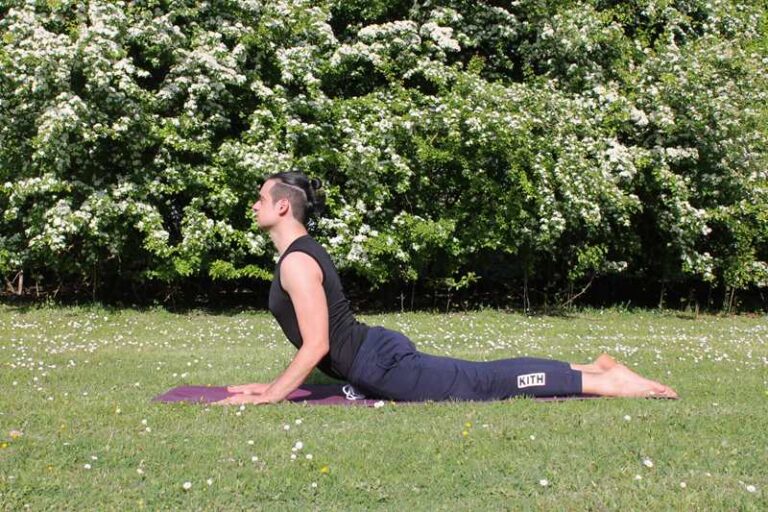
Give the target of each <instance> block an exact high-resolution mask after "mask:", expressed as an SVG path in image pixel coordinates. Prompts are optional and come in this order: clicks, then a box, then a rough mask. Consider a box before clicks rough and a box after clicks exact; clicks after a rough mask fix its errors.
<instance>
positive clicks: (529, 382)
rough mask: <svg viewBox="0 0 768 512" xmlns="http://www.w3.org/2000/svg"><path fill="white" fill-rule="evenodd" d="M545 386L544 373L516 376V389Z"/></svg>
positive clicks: (545, 377)
mask: <svg viewBox="0 0 768 512" xmlns="http://www.w3.org/2000/svg"><path fill="white" fill-rule="evenodd" d="M546 384H547V374H546V373H528V374H526V375H518V376H517V388H518V389H522V388H530V387H533V386H545V385H546Z"/></svg>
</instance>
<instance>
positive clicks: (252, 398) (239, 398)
mask: <svg viewBox="0 0 768 512" xmlns="http://www.w3.org/2000/svg"><path fill="white" fill-rule="evenodd" d="M276 402H279V400H274V399H272V398H270V397H269V396H268V395H265V394H259V395H247V394H245V393H238V394H236V395H232V396H230V397H228V398H225V399H223V400H219V401H218V402H213V403H214V405H240V404H252V405H264V404H273V403H276Z"/></svg>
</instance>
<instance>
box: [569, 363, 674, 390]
mask: <svg viewBox="0 0 768 512" xmlns="http://www.w3.org/2000/svg"><path fill="white" fill-rule="evenodd" d="M582 387H583V390H584V393H590V394H596V395H602V396H623V397H645V398H654V397H655V398H677V393H675V391H674V390H673V389H672V388H670V387H669V386H665V385H664V384H661V383H660V382H656V381H654V380H650V379H646V378H645V377H641V376H639V375H638V374H636V373H635V372H633V371H631V370H630V369H629V368H627V367H626V366H623V365H620V364H616V365H615V366H614V367H613V368H611V369H609V370H606V371H605V372H604V373H601V374H582Z"/></svg>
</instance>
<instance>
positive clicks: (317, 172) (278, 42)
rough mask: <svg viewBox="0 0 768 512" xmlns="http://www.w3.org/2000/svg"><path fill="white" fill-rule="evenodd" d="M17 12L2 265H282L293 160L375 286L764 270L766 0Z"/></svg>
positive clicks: (10, 52)
mask: <svg viewBox="0 0 768 512" xmlns="http://www.w3.org/2000/svg"><path fill="white" fill-rule="evenodd" d="M6 4H10V5H9V6H8V5H7V6H6V7H0V15H2V20H1V21H0V39H1V40H2V49H1V50H0V211H1V212H2V214H1V215H0V273H2V274H3V275H4V276H5V278H6V281H8V282H11V281H12V279H13V277H14V276H17V275H18V272H19V271H22V270H23V271H24V274H25V276H27V278H26V279H27V280H26V281H25V284H27V285H31V284H36V285H38V286H43V287H44V288H48V289H50V288H53V287H55V286H61V285H62V284H65V285H66V284H74V285H82V286H88V287H93V288H94V290H95V291H96V292H97V290H96V289H97V288H98V286H99V283H107V282H108V283H112V285H110V286H115V285H116V286H125V285H128V284H130V285H133V286H136V285H146V284H151V283H155V284H156V283H165V284H166V285H167V286H174V285H178V284H179V283H183V282H185V280H189V279H195V278H199V277H200V276H207V277H208V278H209V279H212V280H215V281H216V280H218V281H236V282H249V281H251V280H253V279H257V280H258V279H269V277H270V275H271V271H272V266H273V256H274V255H273V253H272V248H271V245H270V243H269V240H268V238H267V237H266V236H265V235H263V234H261V233H259V232H258V229H257V228H256V226H255V224H254V222H253V219H252V217H251V214H250V209H249V207H250V204H251V202H252V201H253V200H254V199H255V197H256V193H257V192H256V191H257V188H258V186H259V185H260V182H261V179H262V178H263V177H264V176H265V175H267V174H271V173H273V172H277V171H283V170H289V169H298V170H303V171H305V172H307V173H309V174H311V175H313V176H318V177H320V178H322V179H323V180H324V182H325V183H326V184H327V194H328V199H329V209H328V211H327V213H326V216H325V217H324V218H322V219H320V220H319V222H318V223H317V225H316V226H314V232H315V234H316V236H317V237H318V238H319V239H320V240H321V242H323V243H324V244H325V245H326V246H327V247H328V248H329V250H330V252H331V254H332V256H333V257H334V258H335V261H336V262H337V264H338V266H339V267H340V268H341V269H342V270H343V271H345V272H348V273H351V274H354V275H357V276H358V278H359V279H360V280H362V281H361V282H363V283H365V286H372V287H380V286H384V285H387V284H391V283H393V282H407V281H416V280H420V281H422V282H425V283H428V285H429V286H430V287H432V288H433V289H438V288H441V287H442V288H448V289H450V288H453V289H455V288H458V287H466V286H471V285H472V283H473V282H475V281H476V280H477V277H478V276H482V275H485V274H486V273H487V272H486V270H487V269H485V268H483V262H487V261H488V260H489V258H491V257H492V258H495V261H497V262H502V263H503V264H504V265H508V266H509V268H510V269H511V270H510V275H511V276H513V279H516V280H518V281H519V282H525V283H528V282H541V283H550V284H552V283H554V286H556V287H560V288H562V289H566V288H572V287H573V286H582V285H583V284H584V283H587V282H589V281H590V280H591V279H592V278H594V277H595V276H604V275H608V274H616V273H619V274H623V275H626V276H628V277H634V278H637V277H644V278H645V279H647V280H649V281H653V282H659V283H675V282H680V281H683V280H685V281H686V282H699V283H710V284H712V285H716V286H719V287H725V288H726V289H728V290H736V289H744V288H748V287H752V286H757V287H764V286H766V285H768V263H766V262H767V261H768V188H767V187H766V185H767V184H768V166H767V165H766V164H768V158H767V157H766V155H767V153H766V142H767V141H768V129H767V128H766V126H768V109H767V108H766V105H768V73H767V72H766V69H768V36H766V34H767V33H768V31H767V30H766V27H767V26H768V18H767V17H766V14H765V12H764V11H763V9H762V7H761V3H760V2H754V3H749V2H746V3H737V2H725V1H718V0H709V1H698V0H686V1H682V0H681V1H672V0H645V1H642V2H641V1H628V2H612V1H598V0H592V1H583V2H576V1H547V0H528V1H525V0H524V1H520V2H512V3H509V2H475V1H469V0H467V1H444V2H423V3H420V2H417V3H413V2H410V1H409V2H397V1H392V2H384V1H378V2H376V1H374V2H369V1H362V0H358V1H336V2H330V1H324V2H323V1H320V2H309V1H298V0H297V1H287V2H286V1H278V2H272V1H263V2H262V1H255V0H241V1H234V0H228V1H224V0H221V1H216V0H214V1H209V2H197V1H182V0H167V1H137V2H104V1H88V2H74V1H65V0H48V1H28V2H24V1H11V2H6ZM486 284H487V283H486ZM505 284H508V283H505ZM97 293H98V292H97Z"/></svg>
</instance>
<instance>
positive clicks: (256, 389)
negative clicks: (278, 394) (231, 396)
mask: <svg viewBox="0 0 768 512" xmlns="http://www.w3.org/2000/svg"><path fill="white" fill-rule="evenodd" d="M268 387H269V384H264V383H261V382H254V383H253V384H240V385H239V386H227V391H228V392H230V393H245V394H246V395H260V394H262V393H264V392H265V391H266V390H267V388H268Z"/></svg>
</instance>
